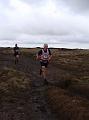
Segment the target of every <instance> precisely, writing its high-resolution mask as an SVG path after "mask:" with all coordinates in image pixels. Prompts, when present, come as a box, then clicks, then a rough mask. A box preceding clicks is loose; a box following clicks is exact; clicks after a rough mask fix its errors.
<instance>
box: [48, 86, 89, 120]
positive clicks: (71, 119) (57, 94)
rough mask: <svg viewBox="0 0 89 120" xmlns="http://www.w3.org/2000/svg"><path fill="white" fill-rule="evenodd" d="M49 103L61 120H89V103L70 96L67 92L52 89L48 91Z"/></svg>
mask: <svg viewBox="0 0 89 120" xmlns="http://www.w3.org/2000/svg"><path fill="white" fill-rule="evenodd" d="M47 95H48V103H49V104H50V106H51V108H52V109H53V110H54V111H55V112H56V113H57V114H58V116H59V118H60V119H61V120H88V119H89V101H88V100H86V99H83V98H81V97H78V96H77V97H76V96H70V95H69V94H68V92H67V91H65V90H63V89H60V88H56V87H51V88H49V89H48V92H47Z"/></svg>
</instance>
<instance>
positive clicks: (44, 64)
mask: <svg viewBox="0 0 89 120" xmlns="http://www.w3.org/2000/svg"><path fill="white" fill-rule="evenodd" d="M40 64H41V66H45V68H47V67H48V64H49V62H48V61H47V60H46V61H40Z"/></svg>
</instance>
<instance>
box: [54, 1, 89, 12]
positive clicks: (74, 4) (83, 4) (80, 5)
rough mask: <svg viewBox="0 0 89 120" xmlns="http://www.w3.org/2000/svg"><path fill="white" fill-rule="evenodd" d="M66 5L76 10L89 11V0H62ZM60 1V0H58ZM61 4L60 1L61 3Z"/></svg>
mask: <svg viewBox="0 0 89 120" xmlns="http://www.w3.org/2000/svg"><path fill="white" fill-rule="evenodd" d="M61 1H62V3H63V4H64V5H66V6H67V7H69V8H70V10H72V11H74V12H79V13H81V12H82V13H84V12H86V11H89V0H61ZM56 2H57V3H59V1H58V0H56ZM59 4H60V3H59Z"/></svg>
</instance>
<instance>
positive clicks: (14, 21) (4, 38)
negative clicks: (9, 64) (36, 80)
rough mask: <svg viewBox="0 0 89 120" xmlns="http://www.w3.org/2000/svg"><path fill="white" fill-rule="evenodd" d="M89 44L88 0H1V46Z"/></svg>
mask: <svg viewBox="0 0 89 120" xmlns="http://www.w3.org/2000/svg"><path fill="white" fill-rule="evenodd" d="M16 42H17V43H18V45H19V46H24V47H31V46H34V45H35V44H37V46H38V45H42V44H43V43H49V46H51V47H69V48H89V45H88V44H89V0H0V46H13V45H14V44H15V43H16Z"/></svg>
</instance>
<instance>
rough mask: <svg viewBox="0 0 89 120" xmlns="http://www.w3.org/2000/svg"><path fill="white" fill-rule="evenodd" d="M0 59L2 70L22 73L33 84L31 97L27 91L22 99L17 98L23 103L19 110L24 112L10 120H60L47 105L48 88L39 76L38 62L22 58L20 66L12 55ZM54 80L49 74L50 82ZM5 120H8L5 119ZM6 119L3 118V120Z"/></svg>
mask: <svg viewBox="0 0 89 120" xmlns="http://www.w3.org/2000/svg"><path fill="white" fill-rule="evenodd" d="M0 57H1V59H0V66H1V67H0V69H2V68H3V67H8V68H14V69H17V70H19V71H22V72H24V73H26V74H27V75H28V76H29V77H30V78H31V82H32V86H31V91H30V95H29V92H28V91H26V92H25V93H23V94H22V96H23V97H21V98H20V99H19V97H18V98H16V99H17V101H18V102H21V108H19V109H20V110H21V111H22V112H20V114H18V112H16V113H17V115H16V116H17V117H11V118H10V119H9V118H8V120H59V119H58V118H57V117H56V115H55V113H53V112H52V111H51V110H50V108H49V106H48V104H47V101H46V98H45V91H46V89H47V87H48V86H47V85H44V81H43V79H42V78H41V77H40V76H39V63H38V61H35V60H33V59H32V58H30V57H26V56H25V57H24V56H22V58H21V61H20V63H19V64H18V65H14V59H13V56H12V55H3V56H0ZM50 69H51V68H50ZM52 79H53V76H51V77H50V73H49V76H48V80H49V81H50V80H52ZM15 104H16V103H15ZM5 107H6V106H5ZM7 109H8V107H7ZM13 114H14V113H13ZM9 115H10V113H9ZM18 116H19V117H18ZM4 119H5V120H7V118H5V117H4ZM4 119H3V118H1V120H4Z"/></svg>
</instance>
